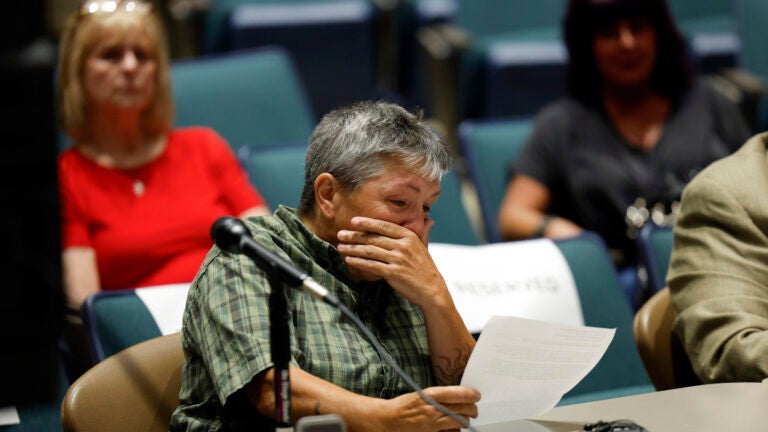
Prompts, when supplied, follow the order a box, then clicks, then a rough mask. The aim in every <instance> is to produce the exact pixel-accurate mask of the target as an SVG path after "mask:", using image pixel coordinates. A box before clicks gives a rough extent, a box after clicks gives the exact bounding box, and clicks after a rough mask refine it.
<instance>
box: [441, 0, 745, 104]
mask: <svg viewBox="0 0 768 432" xmlns="http://www.w3.org/2000/svg"><path fill="white" fill-rule="evenodd" d="M444 1H446V2H449V1H450V2H453V3H454V4H455V5H456V7H455V16H454V17H453V18H452V19H449V20H448V21H450V22H452V23H453V24H454V25H455V26H456V27H458V28H459V29H461V30H463V31H464V32H466V34H467V36H468V38H469V43H468V46H466V47H462V46H454V47H453V49H454V55H458V56H459V57H460V67H459V70H458V72H456V74H457V75H458V77H459V78H458V83H457V87H458V89H459V93H460V96H459V98H460V101H459V106H460V108H459V111H460V112H459V113H458V115H459V116H460V118H462V119H467V118H488V117H508V116H525V115H530V114H532V113H535V112H536V111H538V110H539V109H540V108H541V107H543V106H544V105H545V104H546V103H548V102H550V101H552V100H554V99H555V98H557V97H558V96H560V95H562V94H564V93H565V72H566V63H567V53H566V50H565V46H564V44H563V41H562V35H561V22H562V19H563V18H564V14H565V11H566V6H567V0H518V1H509V0H444ZM731 1H732V0H670V1H669V4H670V10H671V12H672V14H673V16H674V17H675V18H676V20H677V22H678V24H679V27H680V28H681V31H682V33H683V36H684V37H685V39H686V41H687V42H688V44H689V46H690V52H691V54H692V56H693V59H694V61H696V62H697V63H698V65H699V67H700V69H701V70H702V71H703V72H705V73H711V72H716V71H718V70H719V69H721V68H722V67H729V66H733V65H734V64H735V61H736V58H737V56H738V53H739V38H738V37H737V36H736V33H735V28H734V27H735V25H734V16H733V7H732V6H731ZM758 1H759V0H758ZM444 9H446V10H448V9H449V8H448V7H444ZM446 44H449V45H450V44H451V42H450V40H446ZM455 52H458V54H455Z"/></svg>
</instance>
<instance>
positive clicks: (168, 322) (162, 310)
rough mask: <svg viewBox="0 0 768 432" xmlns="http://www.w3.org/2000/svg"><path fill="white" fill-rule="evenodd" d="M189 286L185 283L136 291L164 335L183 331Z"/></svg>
mask: <svg viewBox="0 0 768 432" xmlns="http://www.w3.org/2000/svg"><path fill="white" fill-rule="evenodd" d="M189 285H190V284H188V283H183V284H173V285H160V286H155V287H146V288H137V289H136V295H137V296H138V297H139V299H141V301H142V302H143V303H144V306H146V308H147V309H148V310H149V313H150V314H152V318H154V319H155V323H156V324H157V327H158V328H159V329H160V333H162V334H163V335H169V334H172V333H178V332H180V331H181V322H182V319H183V317H184V307H185V306H186V304H187V293H189Z"/></svg>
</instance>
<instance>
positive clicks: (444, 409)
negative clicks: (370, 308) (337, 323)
mask: <svg viewBox="0 0 768 432" xmlns="http://www.w3.org/2000/svg"><path fill="white" fill-rule="evenodd" d="M333 300H336V301H333ZM333 300H331V301H329V302H328V303H329V304H332V305H334V306H336V307H337V308H339V310H340V311H341V313H343V314H344V316H346V317H347V318H349V319H351V320H352V322H354V323H355V325H356V326H357V327H358V328H359V329H360V331H362V332H363V334H364V335H365V337H367V338H368V340H370V341H371V343H372V344H373V347H374V348H375V349H376V352H378V353H379V355H380V356H381V357H383V358H384V361H386V362H387V364H388V365H389V366H391V367H392V369H394V370H395V373H397V375H398V376H400V378H401V379H402V380H403V381H405V383H406V384H408V385H409V386H410V387H411V388H412V389H413V390H414V391H415V392H416V393H418V395H419V396H421V398H422V399H423V400H424V401H425V402H427V403H428V404H430V405H432V406H433V407H434V408H435V409H437V410H438V411H440V412H441V413H443V414H445V415H446V416H448V417H450V418H452V419H453V420H455V421H456V422H457V423H459V424H460V425H461V427H463V428H465V429H468V430H469V431H471V432H477V429H475V428H474V427H472V425H470V424H469V420H464V418H463V417H461V416H460V415H458V414H456V413H455V412H453V411H451V410H450V409H449V408H447V407H445V406H444V405H443V404H441V403H440V402H438V401H436V400H434V399H433V398H432V397H431V396H429V395H428V394H426V393H424V389H422V388H421V386H419V384H418V383H416V381H414V380H413V378H411V377H410V376H409V375H408V373H406V372H405V371H404V370H403V369H402V368H401V367H400V366H399V365H398V364H397V363H396V362H395V360H394V359H393V358H392V356H390V355H389V353H387V352H386V350H385V349H384V347H382V346H381V344H380V343H379V341H378V340H376V337H375V336H374V334H373V332H371V330H370V329H369V328H368V327H366V326H365V324H364V323H363V322H362V321H361V320H360V318H358V316H357V315H355V314H354V313H353V312H352V311H350V310H349V308H347V306H345V305H344V304H343V303H341V302H340V301H338V300H337V299H336V297H335V296H334V297H333Z"/></svg>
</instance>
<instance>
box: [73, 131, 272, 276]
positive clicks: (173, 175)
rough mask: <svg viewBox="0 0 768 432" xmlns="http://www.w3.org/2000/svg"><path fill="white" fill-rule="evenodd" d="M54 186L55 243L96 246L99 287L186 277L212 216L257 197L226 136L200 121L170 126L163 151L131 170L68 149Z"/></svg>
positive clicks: (235, 210) (254, 202) (206, 243)
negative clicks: (58, 215) (58, 229)
mask: <svg viewBox="0 0 768 432" xmlns="http://www.w3.org/2000/svg"><path fill="white" fill-rule="evenodd" d="M59 188H60V191H61V212H62V236H63V239H62V246H63V248H67V247H72V246H86V247H92V248H94V249H95V251H96V260H97V265H98V270H99V279H100V282H101V288H102V289H103V290H112V289H122V288H138V287H143V286H152V285H163V284H169V283H180V282H190V281H191V280H192V279H193V278H194V276H195V274H196V273H197V270H198V268H199V267H200V264H202V262H203V258H204V257H205V254H206V253H207V252H208V250H209V249H210V248H211V246H212V245H213V242H212V240H211V238H210V228H211V225H212V224H213V222H214V221H215V220H216V219H217V218H219V217H221V216H225V215H234V216H236V215H238V214H240V213H242V212H243V211H245V210H247V209H249V208H252V207H254V206H258V205H263V204H264V200H263V199H262V197H261V196H260V195H259V193H258V192H257V191H256V190H255V189H254V187H253V186H252V185H251V184H250V183H249V181H248V177H247V175H246V173H245V171H244V170H243V168H242V167H241V166H240V164H239V163H238V161H237V159H236V157H235V155H234V153H233V152H232V150H231V149H230V148H229V146H228V145H227V143H226V142H225V141H224V140H223V139H222V138H221V137H220V136H219V135H218V134H216V132H214V131H213V130H211V129H208V128H202V127H194V128H184V129H177V130H174V131H172V132H170V133H169V135H168V142H167V146H166V149H165V151H164V152H163V154H162V155H160V156H159V157H158V158H157V159H155V160H154V161H152V162H150V163H149V164H147V165H145V166H143V167H140V168H136V169H130V170H121V169H112V168H106V167H103V166H100V165H97V164H96V163H94V162H93V161H92V160H90V159H88V158H86V157H84V156H83V155H82V154H81V153H80V152H79V151H77V149H75V148H71V149H68V150H66V151H65V152H64V153H62V154H61V156H60V157H59Z"/></svg>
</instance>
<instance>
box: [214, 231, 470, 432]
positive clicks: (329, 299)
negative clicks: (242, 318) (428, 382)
mask: <svg viewBox="0 0 768 432" xmlns="http://www.w3.org/2000/svg"><path fill="white" fill-rule="evenodd" d="M211 237H212V238H213V242H214V243H216V245H217V246H218V247H219V248H221V249H222V250H225V251H227V252H230V253H235V254H244V255H246V256H248V257H249V258H251V259H252V260H253V261H254V262H255V263H256V265H258V266H259V267H260V268H262V269H263V270H264V271H266V272H267V278H268V280H269V285H270V287H271V291H270V294H269V326H270V331H269V342H270V354H271V356H272V362H273V363H274V374H275V378H274V391H275V421H276V423H277V425H276V427H277V429H279V430H291V429H290V428H291V383H290V372H289V363H290V358H291V347H290V329H289V327H288V319H289V315H288V304H287V302H286V298H285V293H284V291H282V290H280V289H279V287H281V286H282V285H283V284H285V285H289V286H294V287H297V288H302V289H303V290H304V291H306V292H307V293H309V294H310V295H312V296H313V297H315V298H316V299H318V300H321V301H324V302H325V303H328V304H330V305H333V306H335V307H337V308H339V310H340V311H341V312H342V314H343V315H345V316H346V317H347V318H349V319H350V320H352V322H354V323H355V325H356V326H357V327H358V328H359V329H360V331H362V332H363V334H364V335H365V336H366V337H367V338H368V340H369V341H370V342H371V343H372V344H373V347H374V348H375V349H376V351H377V352H378V353H379V355H380V356H381V357H382V358H383V359H384V361H385V362H386V363H387V364H388V365H389V366H390V367H391V368H392V369H393V370H394V371H395V373H397V375H399V376H400V378H401V379H402V380H403V381H404V382H405V383H406V384H408V385H409V386H410V387H411V388H413V390H414V391H416V393H418V395H419V396H421V398H422V399H423V400H424V401H426V402H427V403H428V404H430V405H432V406H433V407H435V409H437V410H438V411H440V412H441V413H443V414H445V415H446V416H448V417H450V418H452V419H453V420H455V421H456V422H458V423H459V424H460V425H461V426H462V427H464V428H466V429H468V430H469V431H471V432H477V431H476V429H475V428H474V427H472V426H471V425H470V424H469V422H468V421H466V420H464V418H462V417H461V416H459V415H458V414H456V413H455V412H453V411H451V410H450V409H448V408H446V407H445V406H443V405H442V404H441V403H439V402H437V401H436V400H434V399H433V398H432V397H430V396H429V395H428V394H426V393H424V390H423V389H422V388H421V387H420V386H419V384H418V383H416V381H414V380H413V378H411V377H410V376H409V375H408V374H407V373H406V372H405V371H404V370H403V369H402V368H400V366H399V365H398V364H397V363H396V362H395V360H394V359H393V358H392V357H391V356H390V355H389V353H387V351H386V350H385V349H384V347H382V346H381V343H379V341H378V340H377V339H376V336H375V335H374V334H373V333H372V332H371V330H370V329H368V327H366V326H365V324H364V323H363V322H362V321H361V320H360V318H358V316H357V315H355V314H354V313H353V312H352V311H350V310H349V308H347V307H346V306H345V305H344V304H343V303H341V302H340V301H339V299H338V298H337V297H336V296H334V295H333V294H331V293H329V292H328V290H327V289H325V288H324V287H322V286H321V285H320V284H318V283H317V282H315V281H314V280H313V279H312V278H311V277H309V275H308V274H307V273H306V272H303V271H302V270H299V269H298V268H296V267H295V266H294V265H293V264H292V263H289V262H287V261H286V260H285V259H284V258H282V257H280V256H279V255H277V254H275V253H274V252H272V251H270V250H269V249H267V248H266V247H264V246H263V245H261V244H259V243H257V242H256V241H255V240H253V238H251V235H250V232H249V231H248V228H247V227H246V226H245V224H244V223H243V222H242V221H241V220H239V219H236V218H234V217H230V216H227V217H222V218H219V219H218V220H217V221H216V222H214V224H213V226H212V227H211Z"/></svg>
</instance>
